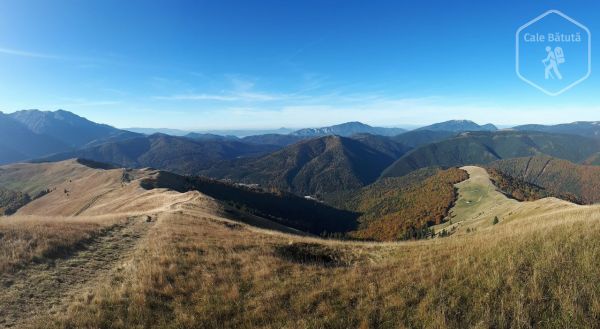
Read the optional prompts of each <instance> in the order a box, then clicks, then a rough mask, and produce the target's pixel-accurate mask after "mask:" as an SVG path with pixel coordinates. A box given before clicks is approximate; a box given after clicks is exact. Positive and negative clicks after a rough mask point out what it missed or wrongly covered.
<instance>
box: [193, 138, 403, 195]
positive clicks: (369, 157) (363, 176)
mask: <svg viewBox="0 0 600 329" xmlns="http://www.w3.org/2000/svg"><path fill="white" fill-rule="evenodd" d="M406 150H407V148H406V147H404V146H402V145H400V144H398V143H395V142H393V141H391V140H389V139H387V138H385V137H381V136H373V135H361V136H359V137H357V139H352V138H346V137H340V136H327V137H321V138H316V139H311V140H307V141H303V142H299V143H297V144H294V145H291V146H289V147H286V148H284V149H282V150H279V151H277V152H274V153H272V154H269V155H266V156H263V157H260V158H257V159H242V160H238V161H232V162H229V163H222V164H219V165H217V166H214V167H213V168H211V169H210V170H206V171H204V172H203V174H204V175H207V176H210V177H217V178H226V179H232V180H234V181H239V182H244V183H256V184H260V185H262V186H266V187H274V188H277V189H281V190H285V191H289V192H293V193H297V194H301V195H308V194H311V195H315V194H322V193H328V192H333V191H339V190H347V189H354V188H359V187H362V186H365V185H367V184H370V183H372V182H373V181H375V180H376V179H377V177H378V176H379V174H380V173H381V171H382V170H383V169H385V168H386V167H387V166H389V165H390V164H391V163H392V162H393V161H394V160H395V159H396V158H398V157H400V156H401V155H402V154H404V153H405V152H406Z"/></svg>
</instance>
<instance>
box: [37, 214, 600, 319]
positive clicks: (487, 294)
mask: <svg viewBox="0 0 600 329" xmlns="http://www.w3.org/2000/svg"><path fill="white" fill-rule="evenodd" d="M590 210H593V211H590ZM599 220H600V212H598V211H597V209H592V208H584V209H577V210H569V211H565V212H564V213H557V214H554V215H551V216H541V217H539V218H531V219H524V220H523V221H522V222H519V221H512V222H509V223H506V224H498V225H495V226H494V227H493V228H491V229H489V230H483V231H480V232H476V233H472V234H465V235H462V236H451V237H449V238H438V239H435V240H429V241H422V242H407V243H398V244H396V243H389V244H364V243H344V242H336V241H321V240H316V239H310V238H299V237H294V236H290V235H284V234H279V233H270V232H267V231H260V230H256V229H252V228H249V227H247V226H241V225H239V224H231V223H228V222H223V221H220V220H215V219H210V218H208V217H195V216H190V215H184V214H171V215H169V216H165V217H162V218H161V221H160V222H159V223H158V224H157V225H156V226H155V227H154V228H153V230H152V232H150V233H149V235H148V236H147V238H146V240H145V242H144V245H143V247H142V248H140V249H138V251H137V253H136V257H134V261H133V263H131V265H130V267H129V268H128V270H127V271H126V272H125V273H124V274H123V277H122V278H119V279H114V280H113V281H112V283H111V282H107V283H104V284H102V285H100V286H98V287H96V288H95V289H94V293H93V294H92V295H93V296H94V297H93V298H91V299H90V298H84V296H81V298H80V299H79V300H78V301H75V302H74V303H73V304H72V305H71V306H70V307H69V308H68V311H67V312H65V313H64V314H63V315H62V316H60V317H59V318H56V317H54V318H53V319H51V323H53V327H56V328H62V327H69V328H108V327H116V328H143V327H150V326H151V327H159V328H192V327H196V328H224V327H225V328H402V327H406V328H415V327H416V328H442V327H452V328H468V327H476V328H477V327H478V328H490V327H495V328H510V327H512V328H531V327H544V328H565V327H570V328H574V327H581V328H584V327H588V328H589V327H595V326H597V323H598V320H599V319H600V285H598V284H597V283H596V278H597V277H598V276H599V275H600V244H598V243H597V242H598V240H599V239H600V226H598V225H597V224H598V223H599ZM305 244H308V245H305ZM307 246H308V247H307ZM48 323H49V322H48V320H44V321H42V322H39V325H38V327H48Z"/></svg>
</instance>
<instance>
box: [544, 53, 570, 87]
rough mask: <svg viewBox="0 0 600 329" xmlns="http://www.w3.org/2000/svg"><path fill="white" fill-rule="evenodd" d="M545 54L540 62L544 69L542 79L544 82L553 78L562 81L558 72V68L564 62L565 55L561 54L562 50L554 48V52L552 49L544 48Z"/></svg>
mask: <svg viewBox="0 0 600 329" xmlns="http://www.w3.org/2000/svg"><path fill="white" fill-rule="evenodd" d="M546 52H547V53H548V55H547V56H546V58H544V59H543V60H542V64H544V66H545V67H546V68H545V71H544V78H545V79H546V80H548V79H555V78H556V79H558V80H562V75H561V74H560V71H559V70H558V66H559V65H560V64H563V63H564V62H565V54H564V53H563V50H562V48H561V47H555V48H554V50H552V47H550V46H546Z"/></svg>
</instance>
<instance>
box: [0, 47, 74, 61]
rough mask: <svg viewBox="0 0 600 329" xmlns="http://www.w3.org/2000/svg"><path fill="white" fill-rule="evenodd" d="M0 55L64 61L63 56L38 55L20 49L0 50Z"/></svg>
mask: <svg viewBox="0 0 600 329" xmlns="http://www.w3.org/2000/svg"><path fill="white" fill-rule="evenodd" d="M0 54H5V55H12V56H19V57H31V58H45V59H64V58H63V57H61V56H57V55H52V54H44V53H37V52H31V51H25V50H19V49H10V48H0Z"/></svg>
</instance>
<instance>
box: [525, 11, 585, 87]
mask: <svg viewBox="0 0 600 329" xmlns="http://www.w3.org/2000/svg"><path fill="white" fill-rule="evenodd" d="M516 71H517V76H518V77H519V78H521V79H522V80H523V81H525V82H527V83H528V84H530V85H532V86H533V87H535V88H537V89H539V90H541V91H543V92H544V93H546V94H548V95H550V96H557V95H560V94H562V93H563V92H565V91H567V90H569V89H571V88H572V87H574V86H575V85H577V84H579V83H581V82H582V81H584V80H585V79H587V78H588V77H589V76H590V74H591V72H592V34H591V33H590V30H589V29H588V28H587V27H585V26H584V25H583V24H581V23H579V22H578V21H576V20H574V19H573V18H571V17H569V16H567V15H565V14H563V13H562V12H560V11H558V10H549V11H547V12H545V13H543V14H542V15H540V16H538V17H536V18H534V19H532V20H531V21H529V22H527V23H526V24H525V25H523V26H521V27H520V28H519V29H518V30H517V33H516Z"/></svg>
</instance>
